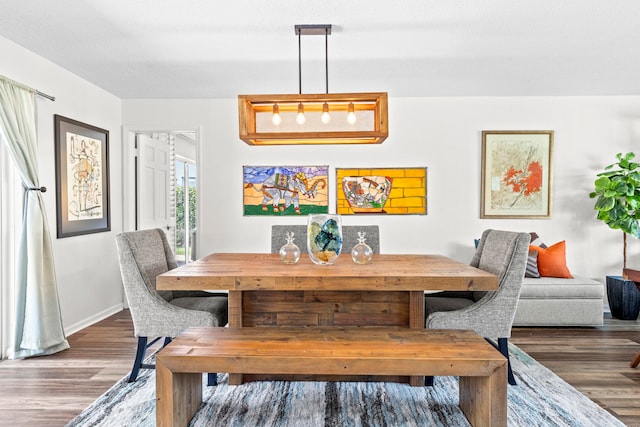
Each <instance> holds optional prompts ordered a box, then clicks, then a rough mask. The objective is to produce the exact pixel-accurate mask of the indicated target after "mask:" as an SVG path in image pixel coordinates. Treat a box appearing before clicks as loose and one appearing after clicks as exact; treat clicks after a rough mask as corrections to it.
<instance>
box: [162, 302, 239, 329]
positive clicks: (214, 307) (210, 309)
mask: <svg viewBox="0 0 640 427" xmlns="http://www.w3.org/2000/svg"><path fill="white" fill-rule="evenodd" d="M169 303H170V304H171V305H175V306H176V307H181V308H187V309H189V310H198V311H206V312H207V313H211V314H212V315H213V317H214V322H213V323H214V325H213V326H224V325H225V324H226V323H227V322H226V320H227V298H225V297H222V298H221V297H219V296H211V297H184V298H174V299H172V300H171V301H169ZM222 322H224V323H222ZM220 323H222V324H220Z"/></svg>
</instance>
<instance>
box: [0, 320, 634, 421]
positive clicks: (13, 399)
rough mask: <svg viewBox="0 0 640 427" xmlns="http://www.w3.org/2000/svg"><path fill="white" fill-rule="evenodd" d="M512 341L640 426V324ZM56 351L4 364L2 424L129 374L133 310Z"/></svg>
mask: <svg viewBox="0 0 640 427" xmlns="http://www.w3.org/2000/svg"><path fill="white" fill-rule="evenodd" d="M511 341H512V342H513V343H514V344H516V345H517V346H519V347H520V348H522V349H523V350H524V351H526V352H527V353H529V354H530V355H531V356H532V357H534V358H535V359H536V360H538V361H539V362H540V363H542V364H543V365H545V366H546V367H547V368H549V369H550V370H552V371H553V372H555V373H556V374H557V375H558V376H560V377H561V378H563V379H564V380H565V381H567V382H568V383H570V384H571V385H573V386H574V387H576V388H577V389H578V390H580V391H581V392H582V393H584V394H585V395H587V396H588V397H589V398H591V399H592V400H593V401H595V402H596V403H598V404H599V405H600V406H602V407H603V408H605V409H606V410H608V411H609V412H611V413H612V414H613V415H614V416H616V417H617V418H618V419H620V420H621V421H622V422H624V423H625V424H627V425H628V426H633V427H640V367H639V368H636V369H632V368H631V367H630V366H629V364H630V362H631V360H632V359H633V358H634V356H635V355H636V353H637V352H638V351H640V321H621V320H617V319H611V318H610V316H606V317H605V326H603V327H600V328H514V329H513V336H512V339H511ZM69 343H70V344H71V348H70V349H69V350H66V351H63V352H61V353H58V354H56V355H52V356H46V357H37V358H33V359H26V360H7V361H2V362H0V425H2V426H16V427H22V426H24V427H27V426H28V427H34V426H47V427H55V426H64V425H65V424H66V423H67V422H69V421H70V420H71V419H72V418H73V417H74V416H75V415H77V414H78V413H80V412H81V411H82V410H83V409H84V408H85V407H87V406H88V405H89V404H91V403H92V402H93V401H94V400H95V399H96V398H98V397H99V396H100V395H101V394H102V393H104V392H105V391H106V390H107V389H109V388H110V387H111V386H112V385H113V384H114V383H115V382H116V381H118V380H119V379H120V378H122V377H123V376H125V375H126V374H128V373H129V370H130V369H131V363H132V362H133V357H134V353H135V343H136V340H135V338H134V337H133V325H132V323H131V317H130V316H129V312H128V311H127V310H125V311H122V312H120V313H118V314H115V315H113V316H111V317H109V318H108V319H105V320H103V321H101V322H98V323H96V324H95V325H92V326H90V327H88V328H86V329H84V330H82V331H80V332H77V333H75V334H73V335H71V336H70V337H69Z"/></svg>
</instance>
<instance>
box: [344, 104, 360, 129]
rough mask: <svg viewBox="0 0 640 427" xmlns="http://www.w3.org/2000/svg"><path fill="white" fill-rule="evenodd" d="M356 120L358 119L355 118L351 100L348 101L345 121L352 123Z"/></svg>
mask: <svg viewBox="0 0 640 427" xmlns="http://www.w3.org/2000/svg"><path fill="white" fill-rule="evenodd" d="M356 120H358V119H357V118H356V112H355V107H354V106H353V102H350V103H349V106H348V107H347V123H349V124H350V125H352V124H355V122H356Z"/></svg>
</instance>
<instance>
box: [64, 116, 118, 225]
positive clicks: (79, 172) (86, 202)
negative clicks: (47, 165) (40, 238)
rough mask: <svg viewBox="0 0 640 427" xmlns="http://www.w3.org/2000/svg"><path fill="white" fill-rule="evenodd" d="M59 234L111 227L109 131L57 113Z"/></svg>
mask: <svg viewBox="0 0 640 427" xmlns="http://www.w3.org/2000/svg"><path fill="white" fill-rule="evenodd" d="M54 124H55V126H54V127H55V135H54V136H55V157H56V207H57V209H56V210H57V225H58V238H62V237H70V236H77V235H81V234H89V233H100V232H103V231H109V230H111V222H110V216H109V215H110V213H109V131H107V130H104V129H100V128H98V127H95V126H91V125H88V124H86V123H81V122H78V121H76V120H72V119H69V118H67V117H62V116H59V115H57V114H56V115H55V116H54Z"/></svg>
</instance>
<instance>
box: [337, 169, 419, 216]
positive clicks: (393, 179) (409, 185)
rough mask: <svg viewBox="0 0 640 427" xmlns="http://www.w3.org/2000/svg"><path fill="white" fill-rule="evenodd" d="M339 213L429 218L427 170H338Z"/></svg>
mask: <svg viewBox="0 0 640 427" xmlns="http://www.w3.org/2000/svg"><path fill="white" fill-rule="evenodd" d="M336 213H338V214H340V215H371V214H378V215H426V214H427V168H426V167H411V168H336Z"/></svg>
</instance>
